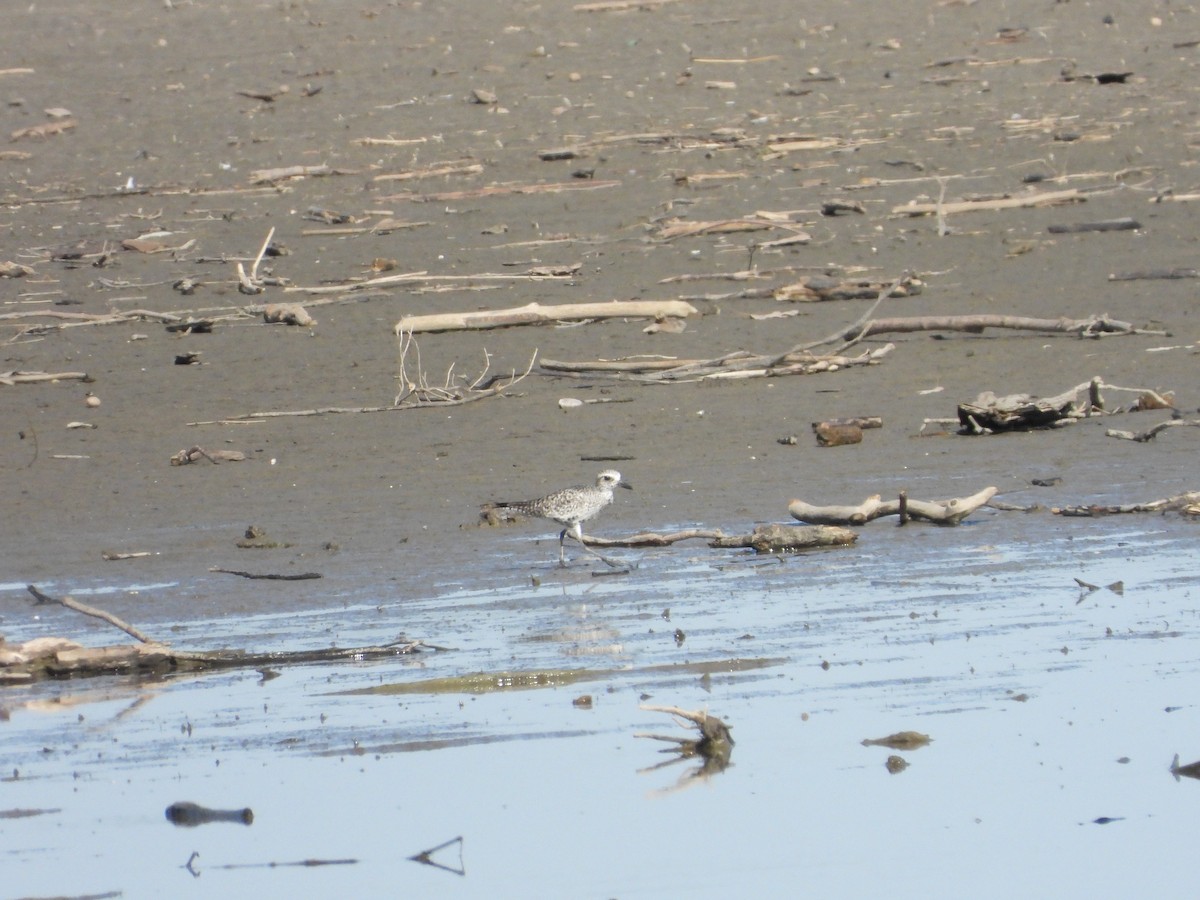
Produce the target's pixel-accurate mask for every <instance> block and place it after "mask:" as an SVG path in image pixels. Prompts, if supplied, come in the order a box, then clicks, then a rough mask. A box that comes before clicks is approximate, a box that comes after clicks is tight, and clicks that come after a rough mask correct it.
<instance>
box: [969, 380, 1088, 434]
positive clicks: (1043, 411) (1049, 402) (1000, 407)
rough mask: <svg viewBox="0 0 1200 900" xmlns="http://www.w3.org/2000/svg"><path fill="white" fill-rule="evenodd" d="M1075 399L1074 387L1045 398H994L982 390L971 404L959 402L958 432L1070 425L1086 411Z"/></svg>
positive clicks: (1015, 395)
mask: <svg viewBox="0 0 1200 900" xmlns="http://www.w3.org/2000/svg"><path fill="white" fill-rule="evenodd" d="M1077 402H1078V394H1077V391H1075V390H1070V391H1067V392H1066V393H1064V394H1059V395H1058V396H1056V397H1046V398H1037V397H1033V396H1031V395H1029V394H1009V395H1007V396H1004V397H997V396H996V395H995V394H993V393H992V392H991V391H984V392H983V393H981V394H980V395H979V396H978V397H976V398H975V399H974V400H973V401H971V402H970V403H960V404H959V405H958V421H959V425H960V426H961V428H960V431H959V433H960V434H996V433H1000V432H1005V431H1028V430H1030V429H1034V428H1049V427H1051V426H1055V425H1061V424H1070V423H1071V422H1074V421H1075V420H1076V419H1078V418H1079V417H1080V416H1081V415H1084V414H1085V413H1086V410H1081V409H1079V408H1078V407H1077V406H1076V404H1077ZM1089 409H1090V407H1089Z"/></svg>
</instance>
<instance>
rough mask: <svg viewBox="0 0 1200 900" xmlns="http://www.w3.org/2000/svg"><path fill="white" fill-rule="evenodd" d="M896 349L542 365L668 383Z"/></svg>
mask: <svg viewBox="0 0 1200 900" xmlns="http://www.w3.org/2000/svg"><path fill="white" fill-rule="evenodd" d="M894 349H895V346H894V345H893V344H886V345H884V346H882V347H877V348H875V349H873V350H869V351H866V352H864V353H862V354H860V355H858V356H840V355H834V356H818V355H815V354H812V353H807V352H802V351H801V352H793V351H788V352H785V353H782V354H770V355H761V356H760V355H755V354H751V353H748V352H746V351H744V350H738V351H735V352H733V353H728V354H726V355H725V356H719V357H716V358H715V359H688V360H663V359H647V360H642V359H639V360H617V361H608V360H596V361H592V362H564V361H560V360H553V359H543V360H542V362H541V366H540V368H541V369H542V370H543V371H544V372H547V373H552V374H555V375H573V376H575V377H588V378H596V377H601V376H606V377H609V378H615V379H621V380H628V381H642V382H650V383H669V382H684V381H703V380H712V379H721V378H775V377H778V376H783V375H813V374H816V373H819V372H836V371H838V370H839V369H845V368H849V367H851V366H873V365H878V364H879V363H880V362H881V361H882V360H883V358H884V357H885V356H887V355H888V354H889V353H891V352H892V350H894Z"/></svg>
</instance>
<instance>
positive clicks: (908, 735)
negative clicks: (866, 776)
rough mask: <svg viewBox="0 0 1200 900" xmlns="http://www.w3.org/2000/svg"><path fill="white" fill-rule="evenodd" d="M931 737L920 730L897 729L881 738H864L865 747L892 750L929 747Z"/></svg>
mask: <svg viewBox="0 0 1200 900" xmlns="http://www.w3.org/2000/svg"><path fill="white" fill-rule="evenodd" d="M930 740H931V738H930V737H929V735H927V734H921V732H919V731H897V732H896V733H895V734H889V735H888V736H887V737H881V738H864V739H863V742H862V745H863V746H864V747H887V748H888V749H890V750H916V749H917V748H919V747H927V746H928V745H929V742H930Z"/></svg>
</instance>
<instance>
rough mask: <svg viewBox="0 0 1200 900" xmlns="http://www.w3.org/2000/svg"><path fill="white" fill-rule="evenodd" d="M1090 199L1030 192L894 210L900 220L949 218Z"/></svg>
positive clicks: (1067, 193)
mask: <svg viewBox="0 0 1200 900" xmlns="http://www.w3.org/2000/svg"><path fill="white" fill-rule="evenodd" d="M1086 200H1087V196H1086V195H1085V194H1084V193H1083V192H1082V191H1079V190H1077V189H1075V188H1068V189H1066V190H1062V191H1029V192H1028V193H1025V194H1018V195H1016V196H1011V195H1006V196H1004V197H999V198H995V199H989V200H959V201H956V202H950V203H918V202H917V201H915V200H912V201H909V202H908V203H906V204H904V205H903V206H896V207H893V208H892V215H898V216H933V215H938V216H949V215H954V214H956V213H964V212H979V211H982V210H1003V209H1030V208H1032V207H1037V206H1061V205H1062V204H1064V203H1083V202H1084V201H1086Z"/></svg>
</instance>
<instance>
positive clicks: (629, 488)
mask: <svg viewBox="0 0 1200 900" xmlns="http://www.w3.org/2000/svg"><path fill="white" fill-rule="evenodd" d="M617 487H623V488H625V490H627V491H632V490H633V485H632V484H630V483H629V482H628V481H618V482H617Z"/></svg>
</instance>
